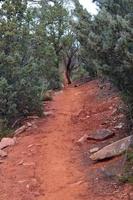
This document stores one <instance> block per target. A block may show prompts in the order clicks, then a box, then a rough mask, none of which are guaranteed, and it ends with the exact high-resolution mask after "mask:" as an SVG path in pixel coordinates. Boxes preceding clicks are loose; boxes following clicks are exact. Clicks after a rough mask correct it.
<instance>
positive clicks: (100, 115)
mask: <svg viewBox="0 0 133 200" xmlns="http://www.w3.org/2000/svg"><path fill="white" fill-rule="evenodd" d="M107 91H108V90H107ZM118 104H119V97H118V96H117V94H116V93H115V92H114V93H113V94H110V91H108V94H107V92H106V94H105V93H104V92H103V91H101V89H100V88H99V87H98V81H91V82H89V83H86V84H83V85H81V86H79V87H73V86H70V87H68V88H66V89H64V90H63V91H61V92H58V93H56V94H55V95H54V97H53V101H51V102H48V103H47V104H46V105H45V106H44V107H45V109H46V111H51V112H52V114H51V115H50V116H48V117H46V118H42V119H38V120H36V121H35V124H34V126H33V127H31V128H30V129H29V130H27V131H26V132H25V133H24V134H22V135H21V136H20V137H18V139H17V140H18V142H17V145H16V146H14V147H13V148H10V149H8V151H9V155H8V158H7V159H6V160H4V161H3V163H1V164H0V200H9V199H11V200H120V199H123V200H129V196H128V192H129V190H130V189H131V188H130V187H129V186H128V185H119V184H117V183H116V180H115V179H114V178H113V177H114V173H118V171H119V170H120V166H121V162H122V161H121V159H118V158H114V159H113V160H109V161H108V162H101V163H93V162H92V161H91V160H90V159H89V149H91V148H92V147H94V146H97V145H104V144H105V143H106V142H111V141H113V140H116V139H117V137H119V136H117V135H116V137H115V138H111V139H109V140H108V141H105V142H102V143H101V144H97V143H96V142H88V143H86V144H85V145H83V146H79V145H78V144H77V141H78V139H79V138H80V137H82V136H83V135H84V134H85V133H89V132H91V131H95V130H96V129H98V128H101V127H102V128H106V127H111V126H112V124H111V123H110V121H109V120H111V117H112V110H113V109H114V108H115V107H117V105H118ZM105 121H108V123H105ZM106 169H108V170H107V171H106Z"/></svg>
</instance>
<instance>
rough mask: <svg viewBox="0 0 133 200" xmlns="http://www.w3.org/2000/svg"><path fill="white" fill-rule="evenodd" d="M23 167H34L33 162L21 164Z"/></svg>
mask: <svg viewBox="0 0 133 200" xmlns="http://www.w3.org/2000/svg"><path fill="white" fill-rule="evenodd" d="M22 165H23V166H35V163H34V162H29V163H28V162H25V163H22Z"/></svg>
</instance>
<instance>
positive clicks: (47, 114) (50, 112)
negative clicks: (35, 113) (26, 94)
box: [43, 111, 53, 117]
mask: <svg viewBox="0 0 133 200" xmlns="http://www.w3.org/2000/svg"><path fill="white" fill-rule="evenodd" d="M43 114H44V116H45V117H47V116H50V115H53V112H52V111H47V112H43Z"/></svg>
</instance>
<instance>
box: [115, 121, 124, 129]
mask: <svg viewBox="0 0 133 200" xmlns="http://www.w3.org/2000/svg"><path fill="white" fill-rule="evenodd" d="M123 127H124V123H122V122H121V123H119V124H118V125H117V126H115V129H122V128H123Z"/></svg>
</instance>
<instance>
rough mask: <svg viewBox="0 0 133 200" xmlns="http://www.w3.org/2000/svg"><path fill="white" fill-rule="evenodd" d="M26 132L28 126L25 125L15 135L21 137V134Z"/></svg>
mask: <svg viewBox="0 0 133 200" xmlns="http://www.w3.org/2000/svg"><path fill="white" fill-rule="evenodd" d="M25 130H26V126H25V125H23V126H21V127H20V128H19V129H17V130H16V131H15V135H19V134H20V133H22V132H24V131H25Z"/></svg>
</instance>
